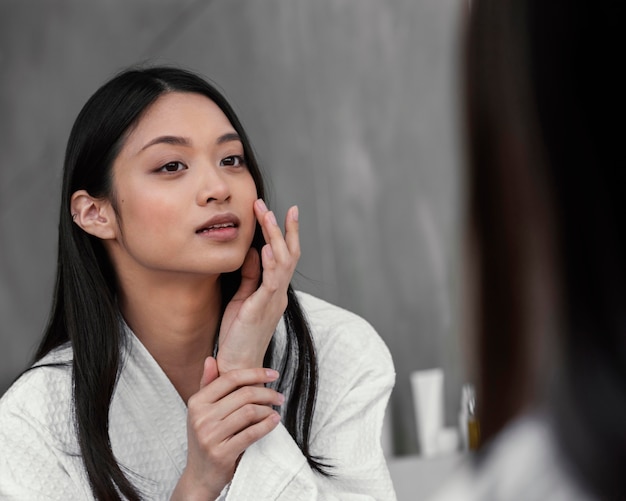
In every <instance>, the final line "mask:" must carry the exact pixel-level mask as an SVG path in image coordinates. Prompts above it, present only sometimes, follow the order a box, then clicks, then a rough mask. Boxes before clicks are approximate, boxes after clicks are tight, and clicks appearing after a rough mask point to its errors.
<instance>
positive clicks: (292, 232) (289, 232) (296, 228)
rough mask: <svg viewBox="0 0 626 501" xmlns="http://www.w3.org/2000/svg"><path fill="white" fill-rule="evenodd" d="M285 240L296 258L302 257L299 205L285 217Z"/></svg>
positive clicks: (290, 252)
mask: <svg viewBox="0 0 626 501" xmlns="http://www.w3.org/2000/svg"><path fill="white" fill-rule="evenodd" d="M285 242H286V243H287V249H289V254H291V255H292V256H293V257H295V258H296V259H297V258H299V257H300V222H299V210H298V206H297V205H294V206H293V207H291V208H290V209H289V210H288V211H287V216H286V217H285Z"/></svg>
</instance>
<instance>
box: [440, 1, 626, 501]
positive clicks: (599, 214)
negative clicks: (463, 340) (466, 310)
mask: <svg viewBox="0 0 626 501" xmlns="http://www.w3.org/2000/svg"><path fill="white" fill-rule="evenodd" d="M617 5H618V4H617V2H603V3H602V4H601V5H599V4H594V5H589V4H583V3H582V2H567V1H564V0H552V1H550V2H546V1H543V0H475V1H474V2H472V12H471V15H470V23H469V37H468V39H467V43H468V45H467V54H466V56H467V58H466V89H465V90H466V110H467V119H468V120H467V124H468V146H469V151H468V153H469V168H470V169H469V189H470V210H469V213H470V226H469V228H470V246H469V249H470V254H471V255H470V272H471V277H470V278H471V279H473V280H472V294H470V295H469V296H470V298H471V300H473V301H475V304H474V308H473V309H472V311H473V313H474V315H475V326H476V327H475V332H476V334H477V336H476V340H475V341H476V343H475V346H476V355H477V364H476V367H477V376H478V379H479V390H480V391H479V395H478V402H479V403H480V406H481V409H480V419H481V429H482V431H483V435H484V438H485V440H486V443H485V447H484V450H483V451H482V452H481V453H480V455H479V456H478V458H477V459H478V462H477V465H476V466H477V468H476V469H475V471H474V472H473V473H474V474H473V475H466V476H465V478H464V479H463V480H461V481H459V482H458V483H457V484H455V486H454V488H451V490H450V491H449V492H448V493H447V494H446V495H445V496H444V495H442V497H441V498H439V499H442V500H443V499H454V500H461V499H472V500H473V499H476V500H481V501H483V500H487V501H488V500H492V499H493V500H517V499H520V500H525V501H528V500H544V499H550V500H568V501H571V500H577V499H585V500H586V499H606V500H618V499H624V498H625V496H626V487H625V486H624V484H625V483H624V479H623V469H624V465H625V464H626V433H624V422H625V421H626V372H625V371H624V368H625V367H626V344H625V343H624V340H625V339H626V324H625V322H624V319H625V317H624V298H626V273H625V268H624V263H625V262H626V260H625V257H626V210H624V207H623V205H624V200H626V190H625V185H624V183H623V181H622V180H621V179H622V177H623V176H622V175H621V174H622V171H623V164H624V162H623V158H622V157H623V154H622V146H621V144H622V141H623V139H622V131H621V128H620V127H616V126H615V121H614V120H613V115H615V114H616V111H617V110H622V109H623V100H624V82H623V77H621V76H617V75H613V74H612V73H613V67H614V64H615V61H619V60H621V58H622V48H621V47H622V43H621V38H622V37H621V19H622V17H623V16H621V15H620V13H621V11H618V7H617Z"/></svg>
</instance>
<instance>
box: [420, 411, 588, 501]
mask: <svg viewBox="0 0 626 501" xmlns="http://www.w3.org/2000/svg"><path fill="white" fill-rule="evenodd" d="M531 486H532V487H531ZM461 493H463V497H459V496H460V494H461ZM456 499H466V500H468V501H470V500H476V501H489V500H498V499H509V500H520V501H522V500H524V501H529V500H530V501H535V500H536V501H539V500H543V499H551V500H555V501H588V500H589V499H590V498H589V497H588V496H587V494H586V493H585V492H584V491H583V490H582V489H581V487H580V486H579V485H578V483H577V482H576V480H575V478H574V477H573V476H572V475H571V474H569V471H568V469H567V467H566V465H565V463H564V460H563V459H562V458H561V456H560V454H559V452H558V448H557V446H556V443H555V440H554V434H553V432H552V430H551V427H550V425H549V423H548V421H547V420H546V419H545V416H544V415H543V414H536V413H532V414H528V415H525V416H523V417H520V418H518V419H517V420H516V421H514V422H512V423H511V424H509V425H508V426H507V427H506V428H505V429H504V430H503V431H502V432H501V433H500V434H499V435H498V436H497V437H496V438H495V439H494V441H493V442H492V443H490V444H486V447H485V450H484V457H483V458H482V461H480V462H479V463H478V464H473V463H470V464H467V465H466V468H464V469H461V470H460V471H459V472H458V473H457V475H456V476H455V477H453V478H452V479H451V481H450V482H448V484H447V486H446V487H444V488H443V489H442V490H441V491H440V492H439V493H438V495H437V496H435V497H434V498H433V499H432V501H448V500H450V501H452V500H456Z"/></svg>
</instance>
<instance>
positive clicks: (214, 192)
mask: <svg viewBox="0 0 626 501" xmlns="http://www.w3.org/2000/svg"><path fill="white" fill-rule="evenodd" d="M230 196H231V193H230V185H229V184H228V181H227V179H226V176H225V175H224V173H222V172H220V169H219V167H207V168H206V169H203V172H202V178H201V179H200V184H199V189H198V194H197V202H198V205H207V204H209V203H211V202H216V203H222V202H226V201H227V200H229V199H230Z"/></svg>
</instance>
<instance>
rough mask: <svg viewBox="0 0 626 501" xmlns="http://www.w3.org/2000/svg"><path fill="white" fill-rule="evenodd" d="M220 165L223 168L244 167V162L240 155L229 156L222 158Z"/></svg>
mask: <svg viewBox="0 0 626 501" xmlns="http://www.w3.org/2000/svg"><path fill="white" fill-rule="evenodd" d="M220 165H221V166H224V167H243V166H244V165H246V160H245V159H244V158H243V156H241V155H231V156H229V157H226V158H223V159H222V161H221V162H220Z"/></svg>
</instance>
